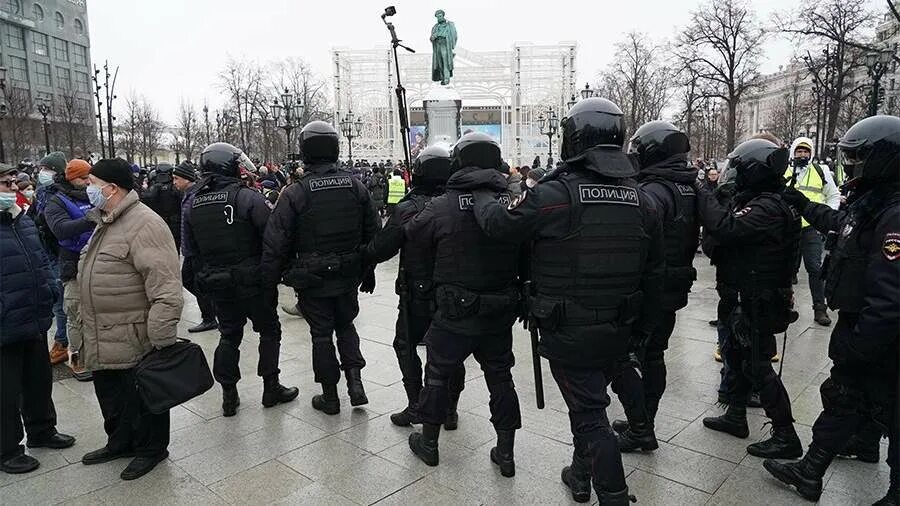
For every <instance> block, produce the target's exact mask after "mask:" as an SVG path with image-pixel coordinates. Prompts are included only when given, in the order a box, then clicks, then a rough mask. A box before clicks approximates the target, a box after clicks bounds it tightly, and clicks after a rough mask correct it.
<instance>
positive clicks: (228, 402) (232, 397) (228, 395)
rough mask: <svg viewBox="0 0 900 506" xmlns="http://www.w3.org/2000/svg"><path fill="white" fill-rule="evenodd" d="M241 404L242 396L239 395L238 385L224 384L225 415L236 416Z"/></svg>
mask: <svg viewBox="0 0 900 506" xmlns="http://www.w3.org/2000/svg"><path fill="white" fill-rule="evenodd" d="M240 405H241V398H240V396H239V395H238V391H237V386H236V385H222V414H223V415H225V416H234V415H236V414H237V408H238V406H240Z"/></svg>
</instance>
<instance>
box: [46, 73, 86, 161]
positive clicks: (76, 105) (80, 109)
mask: <svg viewBox="0 0 900 506" xmlns="http://www.w3.org/2000/svg"><path fill="white" fill-rule="evenodd" d="M87 100H88V99H86V98H84V96H82V95H80V94H79V93H78V92H77V91H76V90H75V89H74V88H71V87H69V88H68V89H66V90H63V92H62V93H60V94H59V95H57V96H56V97H55V98H54V100H53V108H52V115H53V116H52V117H53V119H54V122H53V126H54V129H55V131H56V133H57V135H55V136H54V137H55V138H56V140H57V144H59V141H60V140H64V142H65V144H64V145H62V146H58V148H59V147H62V148H63V150H65V151H66V152H67V153H68V154H69V157H70V158H79V157H85V156H87V155H88V154H89V153H90V148H91V145H90V144H93V142H91V138H92V136H93V117H92V114H91V113H92V112H93V111H91V110H90V103H89V102H87ZM85 130H89V131H90V132H91V133H90V135H87V134H86V133H85Z"/></svg>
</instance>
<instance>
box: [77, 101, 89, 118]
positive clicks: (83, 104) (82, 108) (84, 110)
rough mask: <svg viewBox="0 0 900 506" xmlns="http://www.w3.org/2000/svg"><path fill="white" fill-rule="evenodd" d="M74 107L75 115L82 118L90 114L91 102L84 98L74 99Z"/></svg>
mask: <svg viewBox="0 0 900 506" xmlns="http://www.w3.org/2000/svg"><path fill="white" fill-rule="evenodd" d="M75 107H76V108H77V109H76V113H77V114H79V115H82V116H83V117H87V115H89V114H90V113H91V112H92V111H91V101H90V100H88V99H86V98H76V99H75Z"/></svg>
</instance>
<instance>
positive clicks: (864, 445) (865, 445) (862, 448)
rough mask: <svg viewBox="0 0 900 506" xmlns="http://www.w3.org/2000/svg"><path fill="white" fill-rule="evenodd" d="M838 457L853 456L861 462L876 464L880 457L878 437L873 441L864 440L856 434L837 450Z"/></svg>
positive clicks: (846, 457) (848, 457) (850, 457)
mask: <svg viewBox="0 0 900 506" xmlns="http://www.w3.org/2000/svg"><path fill="white" fill-rule="evenodd" d="M838 457H841V458H844V459H852V458H855V459H856V460H859V461H861V462H869V463H871V464H877V463H878V461H879V460H880V457H881V445H880V438H879V439H876V440H875V441H865V440H863V438H861V437H859V436H858V435H854V436H853V437H851V438H850V441H848V442H847V446H846V447H845V448H844V449H843V450H841V451H840V452H838Z"/></svg>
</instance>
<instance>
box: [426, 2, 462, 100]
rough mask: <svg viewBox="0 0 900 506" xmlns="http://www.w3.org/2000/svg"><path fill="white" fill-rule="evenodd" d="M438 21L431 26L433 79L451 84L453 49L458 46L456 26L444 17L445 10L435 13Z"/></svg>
mask: <svg viewBox="0 0 900 506" xmlns="http://www.w3.org/2000/svg"><path fill="white" fill-rule="evenodd" d="M434 17H435V18H437V23H435V24H434V26H433V27H432V28H431V47H432V56H431V80H432V81H440V82H441V84H442V85H444V86H446V85H448V84H450V78H451V77H453V57H454V56H455V55H454V53H453V49H454V48H456V27H455V26H454V25H453V23H452V22H450V21H447V19H446V18H444V11H443V10H440V9H438V10H437V11H436V12H435V13H434Z"/></svg>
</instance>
